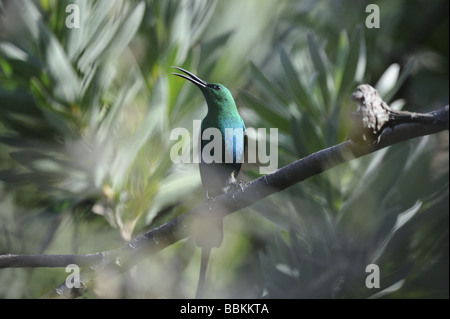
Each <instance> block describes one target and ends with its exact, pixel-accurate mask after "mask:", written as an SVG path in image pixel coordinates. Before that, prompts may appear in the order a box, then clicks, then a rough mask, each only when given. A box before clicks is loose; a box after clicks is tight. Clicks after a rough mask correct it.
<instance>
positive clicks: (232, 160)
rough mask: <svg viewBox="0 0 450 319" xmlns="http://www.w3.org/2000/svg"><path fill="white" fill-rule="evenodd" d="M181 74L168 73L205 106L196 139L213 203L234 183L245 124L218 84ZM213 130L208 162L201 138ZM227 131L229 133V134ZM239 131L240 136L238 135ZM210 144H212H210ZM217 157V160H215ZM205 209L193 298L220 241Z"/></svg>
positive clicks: (219, 226) (219, 227)
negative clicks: (191, 87)
mask: <svg viewBox="0 0 450 319" xmlns="http://www.w3.org/2000/svg"><path fill="white" fill-rule="evenodd" d="M174 68H176V69H177V70H180V71H181V72H183V73H185V74H179V73H172V74H173V75H176V76H179V77H182V78H184V79H186V80H188V81H190V82H192V83H194V84H195V85H196V86H197V87H198V88H199V89H200V90H201V91H202V93H203V96H204V98H205V100H206V104H207V106H208V113H207V114H206V116H205V118H204V119H203V120H202V122H201V129H200V136H201V137H202V138H201V143H200V145H201V147H200V164H199V169H200V177H201V181H202V185H203V188H204V191H205V198H206V201H207V202H210V203H211V202H214V197H216V196H219V195H221V194H224V193H226V192H227V191H228V190H229V189H230V188H231V187H233V186H235V185H237V184H238V182H237V180H236V177H237V175H238V174H239V171H240V169H241V166H242V162H243V160H244V153H245V149H246V144H247V135H246V134H245V124H244V121H243V120H242V118H241V116H240V115H239V112H238V109H237V107H236V103H235V101H234V99H233V96H232V95H231V92H230V91H229V90H228V89H227V88H226V87H225V86H224V85H222V84H220V83H208V82H206V81H204V80H202V79H200V78H199V77H198V76H196V75H194V74H192V73H191V72H189V71H186V70H185V69H182V68H180V67H175V66H174ZM211 128H213V129H217V131H218V132H220V138H221V140H220V145H221V149H220V150H219V151H221V160H220V161H218V162H215V161H211V160H210V157H213V158H214V152H215V151H216V149H215V148H213V149H211V150H209V152H204V151H205V150H206V147H207V145H208V143H210V141H209V140H207V139H204V137H203V135H204V132H205V130H207V129H211ZM227 129H228V132H230V129H232V130H233V131H234V132H236V131H235V130H236V129H237V132H238V134H231V136H230V134H227V133H226V132H227ZM233 131H231V132H233ZM239 131H240V132H241V134H239ZM211 142H212V141H211ZM216 158H217V157H216ZM208 206H209V209H207V210H206V212H205V214H204V216H202V218H203V219H205V220H203V221H202V222H201V223H199V225H200V227H199V229H197V237H196V243H197V246H199V247H201V248H202V261H201V266H200V276H199V283H198V288H197V297H200V296H201V294H202V290H203V282H204V277H205V273H206V268H207V263H208V259H209V254H210V251H211V248H213V247H220V245H221V244H222V241H223V218H222V217H221V216H218V215H220V214H214V212H212V211H211V206H210V205H208Z"/></svg>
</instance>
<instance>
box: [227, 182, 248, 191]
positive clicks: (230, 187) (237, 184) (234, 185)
mask: <svg viewBox="0 0 450 319" xmlns="http://www.w3.org/2000/svg"><path fill="white" fill-rule="evenodd" d="M244 186H245V183H244V182H243V181H241V180H237V179H234V180H233V181H231V182H230V183H229V184H228V185H227V187H226V192H231V191H234V190H237V189H239V190H240V191H241V192H243V191H244Z"/></svg>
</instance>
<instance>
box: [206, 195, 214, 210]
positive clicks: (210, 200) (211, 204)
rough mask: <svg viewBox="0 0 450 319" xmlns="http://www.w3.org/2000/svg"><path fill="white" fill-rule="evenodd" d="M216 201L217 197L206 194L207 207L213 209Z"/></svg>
mask: <svg viewBox="0 0 450 319" xmlns="http://www.w3.org/2000/svg"><path fill="white" fill-rule="evenodd" d="M215 202H216V199H215V198H214V197H209V196H208V195H206V199H205V206H206V208H208V210H212V209H213V207H214V204H215Z"/></svg>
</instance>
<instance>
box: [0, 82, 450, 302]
mask: <svg viewBox="0 0 450 319" xmlns="http://www.w3.org/2000/svg"><path fill="white" fill-rule="evenodd" d="M360 87H361V86H360ZM360 87H358V89H359V88H360ZM357 92H358V91H356V92H355V93H354V95H357V94H359V93H357ZM372 93H373V92H372ZM377 94H378V93H377ZM357 96H358V97H359V98H358V100H357V101H358V102H361V101H364V100H365V99H364V92H363V93H362V96H360V95H357ZM383 103H384V102H383ZM386 105H387V104H386ZM384 110H386V109H384ZM372 111H373V110H372ZM402 113H404V114H402V116H403V115H406V113H408V112H402ZM374 114H375V113H374ZM411 114H412V113H411ZM414 114H417V113H414ZM423 115H425V117H426V118H428V120H427V122H426V123H424V122H421V123H414V121H413V122H412V123H411V122H408V121H406V122H398V121H397V122H396V123H395V125H390V123H389V120H388V121H387V122H385V123H384V124H383V125H382V126H380V127H377V130H376V131H374V133H373V134H375V135H374V136H376V137H377V138H376V141H373V139H370V141H364V140H365V139H361V138H354V140H348V141H346V142H343V143H341V144H338V145H335V146H332V147H330V148H327V149H324V150H321V151H319V152H316V153H313V154H311V155H309V156H307V157H305V158H302V159H299V160H297V161H295V162H293V163H291V164H289V165H287V166H285V167H283V168H280V169H278V170H277V171H275V172H274V173H271V174H267V175H264V176H262V177H260V178H258V179H256V180H253V181H251V182H249V183H247V184H245V185H244V186H243V187H242V189H241V188H236V189H234V190H232V191H230V192H228V193H226V194H223V195H220V196H218V197H216V198H215V200H214V203H213V207H209V206H208V205H206V203H203V204H201V205H199V206H197V207H195V208H193V209H191V210H190V211H188V212H186V213H184V214H182V215H180V216H178V217H176V218H174V219H173V220H171V221H169V222H167V223H165V224H163V225H161V226H159V227H157V228H155V229H153V230H151V231H149V232H146V233H144V234H142V235H139V236H137V237H136V238H134V239H133V240H132V241H130V242H129V243H127V244H126V245H124V246H122V247H120V248H118V249H115V250H112V251H107V252H101V253H96V254H90V255H84V257H82V256H79V255H78V256H73V257H68V256H66V257H65V258H66V259H64V258H61V259H59V261H61V262H62V261H64V263H63V264H59V266H66V265H67V263H65V262H67V261H71V260H77V258H80V259H78V260H80V261H86V264H83V265H91V267H88V268H87V269H86V270H84V271H83V272H81V285H82V287H81V288H68V287H67V286H66V285H65V284H62V285H60V286H59V287H57V288H55V289H54V290H53V291H51V292H50V293H49V294H47V295H46V296H44V297H63V298H70V297H77V296H79V295H82V294H84V293H86V292H88V291H89V290H90V288H91V287H92V286H93V285H95V281H98V280H108V279H110V278H112V277H114V276H116V275H118V274H120V273H123V272H125V271H127V270H128V269H130V268H131V267H132V266H134V265H136V264H137V263H138V262H139V261H141V260H142V259H143V258H146V257H147V256H148V255H149V254H151V253H155V252H157V251H160V250H162V249H164V248H165V247H167V246H169V245H172V244H174V243H175V242H177V241H179V240H181V239H183V238H186V237H188V236H190V235H191V234H192V227H193V226H192V225H193V223H194V218H196V217H199V216H201V215H202V214H205V213H212V211H213V212H214V214H220V215H221V216H223V217H225V216H227V215H229V214H231V213H233V212H235V211H237V210H239V209H242V208H245V207H247V206H249V205H252V204H253V203H255V202H257V201H259V200H261V199H263V198H265V197H267V196H269V195H271V194H273V193H276V192H279V191H281V190H284V189H286V188H288V187H290V186H292V185H294V184H296V183H299V182H301V181H303V180H305V179H307V178H309V177H312V176H314V175H317V174H320V173H322V172H324V171H326V170H329V169H331V168H333V167H335V166H337V165H339V164H342V163H345V162H348V161H350V160H352V159H355V158H359V157H361V156H364V155H367V154H370V153H373V152H375V151H377V150H380V149H382V148H385V147H387V146H390V145H393V144H396V143H399V142H402V141H405V140H408V139H412V138H415V137H419V136H424V135H429V134H434V133H437V132H440V131H444V130H447V129H448V128H449V106H448V105H447V106H445V107H443V108H442V109H440V110H438V111H433V112H430V113H426V114H423ZM362 117H364V115H363V114H362V115H361V118H362ZM407 117H409V118H414V117H415V116H412V117H411V116H407ZM372 118H373V119H374V121H375V122H376V121H377V120H378V119H377V117H376V116H375V117H372ZM391 120H392V121H396V119H391ZM366 122H367V121H366ZM369 122H370V121H369ZM369 122H367V123H369ZM399 123H400V124H399ZM371 125H372V126H373V127H376V126H377V125H376V123H372V124H371ZM373 127H372V128H371V129H373ZM360 129H361V130H362V132H359V133H360V134H359V136H361V135H362V134H366V133H367V127H365V126H363V125H360ZM370 134H372V133H370ZM355 136H358V135H355ZM14 256H15V257H16V265H22V266H21V267H57V265H58V262H59V261H58V262H55V260H53V261H52V262H50V260H51V258H55V256H53V257H52V256H48V255H40V256H39V259H40V261H39V262H35V261H33V262H30V260H33V259H37V258H38V257H36V255H35V256H20V255H18V256H17V255H14ZM14 256H13V257H14ZM25 257H28V262H30V263H29V264H26V262H25V261H26V258H25ZM8 258H9V259H11V255H5V256H0V268H5V265H6V267H20V266H8V262H5V261H4V259H8ZM72 258H73V259H72ZM97 258H98V259H97ZM17 259H19V260H20V259H22V261H21V262H19V263H18V261H17ZM46 259H47V260H48V264H47V265H46ZM56 259H57V258H56ZM91 262H92V264H91ZM70 263H72V262H70ZM74 263H76V262H74ZM10 265H11V264H10ZM55 265H56V266H55ZM80 265H81V264H80Z"/></svg>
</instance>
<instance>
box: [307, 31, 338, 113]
mask: <svg viewBox="0 0 450 319" xmlns="http://www.w3.org/2000/svg"><path fill="white" fill-rule="evenodd" d="M308 48H309V52H310V55H311V60H312V62H313V64H314V67H315V69H316V71H317V75H318V81H319V87H320V90H321V92H322V97H323V102H324V103H325V107H326V109H329V108H330V107H331V106H332V104H333V103H334V97H333V95H334V85H333V79H332V77H331V72H330V67H329V63H328V59H327V56H326V54H325V51H324V50H323V48H321V47H319V45H318V44H317V42H316V39H315V37H314V35H313V34H312V33H308Z"/></svg>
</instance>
